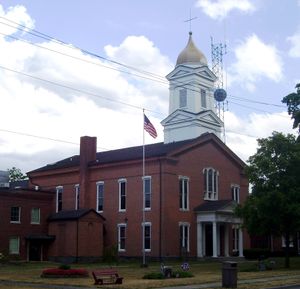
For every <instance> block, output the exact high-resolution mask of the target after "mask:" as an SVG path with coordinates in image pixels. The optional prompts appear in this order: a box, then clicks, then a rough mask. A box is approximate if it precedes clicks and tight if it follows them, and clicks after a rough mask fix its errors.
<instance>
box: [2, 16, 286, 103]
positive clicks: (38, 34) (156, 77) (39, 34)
mask: <svg viewBox="0 0 300 289" xmlns="http://www.w3.org/2000/svg"><path fill="white" fill-rule="evenodd" d="M0 18H2V19H4V20H6V21H9V22H11V23H14V24H15V25H17V26H12V25H9V24H8V23H4V22H0V24H4V25H7V26H9V27H12V28H15V29H18V30H20V31H25V32H27V33H29V34H31V35H33V36H36V37H40V38H42V39H45V40H50V41H54V42H56V43H57V44H60V45H62V46H66V47H67V48H70V49H75V50H76V51H77V50H79V51H81V52H83V53H85V54H88V55H91V56H93V57H96V58H99V59H101V60H105V61H108V62H111V63H113V64H116V65H119V66H123V67H126V68H127V69H131V70H134V71H138V72H139V73H142V74H145V75H148V76H151V77H145V76H142V75H140V74H133V73H131V72H128V71H124V70H120V69H117V68H113V67H110V66H106V65H104V64H101V63H96V62H93V61H89V60H86V59H83V58H80V57H76V56H72V55H69V54H67V53H63V52H61V51H57V50H54V49H50V48H47V47H44V46H40V45H38V44H36V43H33V42H30V41H28V40H24V39H21V38H18V37H14V36H11V35H6V34H4V33H0V34H1V35H4V36H6V37H9V38H12V39H15V40H20V41H23V42H25V43H27V44H30V45H33V46H36V47H39V48H42V49H46V50H49V51H52V52H55V53H58V54H61V55H64V56H67V57H70V58H73V59H76V60H80V61H83V62H86V63H90V64H94V65H98V66H102V67H104V68H107V69H111V70H116V71H118V72H122V73H126V74H129V75H131V76H137V77H140V78H144V79H147V80H152V81H156V82H159V83H162V84H166V85H168V82H167V81H166V80H165V78H164V77H163V76H160V75H157V74H154V73H151V72H148V71H145V70H141V69H138V68H136V67H133V66H129V65H126V64H123V63H120V62H117V61H114V60H111V59H108V58H106V57H103V56H100V55H98V54H95V53H92V52H89V51H87V50H84V49H82V48H80V47H76V46H74V45H71V46H70V44H67V43H66V42H64V41H62V40H58V39H56V38H54V37H52V36H49V35H47V34H44V33H42V32H39V31H37V30H34V29H31V28H28V27H26V26H25V25H22V24H19V23H17V22H15V21H12V20H10V19H7V18H5V17H3V16H0ZM20 27H22V28H20ZM31 31H33V32H31ZM176 83H177V84H180V85H181V86H182V87H185V88H186V89H187V90H191V91H194V92H199V91H198V90H194V89H191V88H190V87H186V86H187V84H186V83H184V82H180V81H177V82H176ZM189 85H190V86H194V87H195V88H198V86H196V85H194V84H189ZM228 97H229V98H230V97H231V98H233V99H236V100H239V101H245V102H251V103H256V104H261V105H268V106H274V107H279V108H285V106H283V105H278V104H272V103H267V102H261V101H254V100H251V99H247V98H241V97H237V96H233V95H228ZM237 105H238V104H237Z"/></svg>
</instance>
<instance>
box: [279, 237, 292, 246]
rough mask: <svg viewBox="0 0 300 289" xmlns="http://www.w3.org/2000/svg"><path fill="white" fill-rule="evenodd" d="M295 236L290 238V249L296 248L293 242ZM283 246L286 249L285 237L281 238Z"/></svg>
mask: <svg viewBox="0 0 300 289" xmlns="http://www.w3.org/2000/svg"><path fill="white" fill-rule="evenodd" d="M293 241H294V240H293V236H290V243H289V247H290V248H291V247H294V242H293ZM281 246H282V247H286V238H285V237H284V236H281Z"/></svg>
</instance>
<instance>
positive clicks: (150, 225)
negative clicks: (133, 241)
mask: <svg viewBox="0 0 300 289" xmlns="http://www.w3.org/2000/svg"><path fill="white" fill-rule="evenodd" d="M145 226H149V227H150V249H145ZM142 227H143V250H144V251H145V252H151V248H152V246H151V245H152V223H151V222H144V223H142Z"/></svg>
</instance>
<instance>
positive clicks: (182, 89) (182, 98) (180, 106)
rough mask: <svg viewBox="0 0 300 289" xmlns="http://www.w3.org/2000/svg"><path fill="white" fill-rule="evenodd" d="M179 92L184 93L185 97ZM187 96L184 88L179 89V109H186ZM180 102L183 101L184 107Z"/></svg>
mask: <svg viewBox="0 0 300 289" xmlns="http://www.w3.org/2000/svg"><path fill="white" fill-rule="evenodd" d="M181 91H184V92H185V95H182V94H181ZM187 94H188V92H187V89H186V88H181V89H179V105H178V107H179V108H186V107H188V97H187ZM182 100H184V104H185V105H182V102H181V101H182Z"/></svg>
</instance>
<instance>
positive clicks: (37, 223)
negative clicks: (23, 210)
mask: <svg viewBox="0 0 300 289" xmlns="http://www.w3.org/2000/svg"><path fill="white" fill-rule="evenodd" d="M33 209H37V210H38V212H39V221H38V222H33V221H32V210H33ZM40 223H41V209H40V208H31V222H30V224H32V225H39V224H40Z"/></svg>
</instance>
